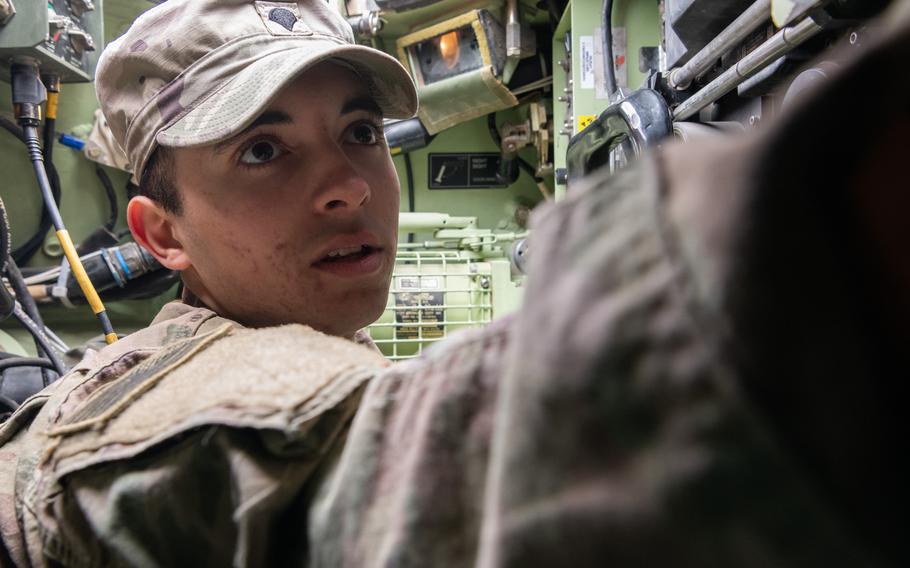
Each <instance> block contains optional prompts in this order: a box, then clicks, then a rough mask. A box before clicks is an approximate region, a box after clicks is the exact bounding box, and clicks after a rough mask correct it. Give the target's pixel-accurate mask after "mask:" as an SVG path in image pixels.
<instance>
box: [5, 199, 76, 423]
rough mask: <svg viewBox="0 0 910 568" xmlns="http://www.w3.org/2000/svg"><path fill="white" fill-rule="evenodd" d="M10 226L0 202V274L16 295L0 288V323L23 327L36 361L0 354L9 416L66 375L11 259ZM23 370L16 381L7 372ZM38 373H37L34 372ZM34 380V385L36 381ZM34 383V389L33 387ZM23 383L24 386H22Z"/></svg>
mask: <svg viewBox="0 0 910 568" xmlns="http://www.w3.org/2000/svg"><path fill="white" fill-rule="evenodd" d="M9 243H10V238H9V223H8V219H7V216H6V207H4V205H3V200H2V199H0V255H2V258H0V272H2V273H3V276H4V277H5V278H6V279H7V281H8V283H9V287H10V288H11V289H12V290H13V292H14V293H15V298H13V297H12V296H11V295H10V293H9V290H8V289H7V287H6V285H3V286H2V292H0V295H2V299H0V305H2V306H3V309H2V310H0V319H5V318H7V317H9V316H10V315H12V316H13V317H15V318H16V319H17V320H19V323H20V324H22V325H23V326H24V327H25V328H26V329H27V330H28V332H29V333H30V334H31V335H32V337H33V338H34V340H35V350H36V352H37V354H38V356H37V357H20V356H17V355H14V354H12V353H5V352H0V413H5V412H12V411H14V410H16V408H17V407H18V405H19V404H20V403H21V402H22V401H23V400H24V398H26V397H27V396H28V395H29V394H31V393H32V392H34V391H36V390H40V388H43V387H46V386H47V385H49V384H50V383H51V382H52V381H54V380H55V379H56V378H57V377H59V376H60V375H62V374H63V373H64V372H66V366H65V365H64V364H63V360H62V359H61V357H60V355H59V354H58V350H59V351H61V352H62V351H66V350H67V347H66V345H65V344H63V342H62V341H60V340H59V338H57V337H56V336H54V335H53V334H52V333H49V330H47V328H46V327H45V326H44V322H43V321H42V319H41V315H40V314H39V313H38V307H37V305H36V304H35V301H34V300H33V299H32V297H31V295H30V294H29V293H28V288H27V285H26V284H25V281H24V279H23V277H22V273H21V272H20V271H19V267H18V266H17V265H16V261H15V260H14V259H13V258H12V257H11V256H10V249H9ZM13 369H22V370H26V371H31V372H30V373H28V374H27V375H26V374H23V373H21V372H20V373H15V374H16V375H17V376H16V377H15V381H13V378H12V377H10V376H8V373H7V371H11V370H13ZM35 371H37V373H36V372H35ZM36 378H37V381H36ZM35 382H37V383H38V384H37V387H38V388H37V389H36V388H35V385H34V383H35ZM23 383H24V384H23Z"/></svg>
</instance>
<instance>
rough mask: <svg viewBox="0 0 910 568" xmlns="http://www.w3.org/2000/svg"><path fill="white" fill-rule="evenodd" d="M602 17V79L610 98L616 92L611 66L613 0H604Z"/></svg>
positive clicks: (614, 73)
mask: <svg viewBox="0 0 910 568" xmlns="http://www.w3.org/2000/svg"><path fill="white" fill-rule="evenodd" d="M602 19H603V22H602V26H603V35H602V36H601V37H602V38H603V54H604V80H605V81H606V83H607V85H606V86H607V95H609V97H610V100H612V99H613V94H614V93H615V92H616V69H614V67H613V0H604V2H603V17H602Z"/></svg>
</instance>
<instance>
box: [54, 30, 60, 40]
mask: <svg viewBox="0 0 910 568" xmlns="http://www.w3.org/2000/svg"><path fill="white" fill-rule="evenodd" d="M59 39H60V32H57V33H55V34H54V41H57V40H59Z"/></svg>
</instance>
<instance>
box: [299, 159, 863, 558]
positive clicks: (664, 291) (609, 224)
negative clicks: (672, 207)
mask: <svg viewBox="0 0 910 568" xmlns="http://www.w3.org/2000/svg"><path fill="white" fill-rule="evenodd" d="M657 166H658V164H657V163H656V161H655V159H654V158H653V157H651V158H642V159H641V160H639V161H638V162H637V163H636V165H635V166H633V167H631V168H629V169H627V170H625V171H624V172H623V173H621V174H619V175H618V176H616V177H613V178H610V179H609V180H606V181H605V180H604V179H603V178H598V177H595V178H593V179H592V180H590V184H591V187H590V190H589V191H587V192H580V193H578V192H576V193H575V194H573V195H572V196H569V198H568V199H567V200H566V201H565V202H563V203H562V204H560V205H559V206H557V207H553V208H550V209H549V210H548V212H546V213H545V214H544V215H543V216H540V215H538V216H537V219H536V221H537V222H536V228H535V233H534V235H533V237H532V239H533V241H534V243H533V248H534V257H533V259H532V270H531V272H530V277H529V285H528V287H527V290H526V296H525V302H524V306H523V308H522V311H521V312H520V313H518V314H516V315H515V317H514V318H509V319H508V320H505V321H499V322H495V323H494V324H492V325H491V326H489V327H487V328H485V329H481V330H472V331H471V332H469V333H467V334H464V335H461V336H460V337H453V338H452V339H451V340H450V341H449V342H447V343H444V344H440V345H438V346H436V348H434V349H433V350H431V351H430V352H429V353H428V354H427V355H426V356H425V357H422V358H420V359H417V360H414V361H409V362H407V363H404V364H400V365H398V366H396V367H393V368H392V369H391V370H390V371H388V372H387V373H386V374H385V375H383V376H382V377H380V378H378V379H377V380H375V381H373V382H372V383H371V384H370V386H369V388H368V389H367V391H366V392H365V394H364V399H363V401H362V403H361V410H360V411H359V412H358V415H357V417H356V418H355V420H354V422H353V424H352V426H351V430H350V432H349V434H348V438H347V442H346V444H345V447H344V449H343V452H342V453H341V455H340V458H339V459H338V461H337V463H336V464H335V465H334V466H333V468H332V469H331V471H330V472H329V474H328V475H327V476H326V477H325V478H324V479H323V480H322V481H321V482H320V486H319V489H318V492H317V498H316V500H315V501H314V505H313V507H312V510H311V514H310V517H309V520H308V526H309V538H310V543H311V553H310V561H311V562H310V565H311V566H320V567H321V566H325V567H330V566H373V567H384V566H415V567H417V566H434V567H447V566H451V567H453V568H454V567H461V566H479V567H482V568H494V567H500V566H516V567H525V566H592V567H595V566H609V565H617V566H705V567H727V566H738V567H744V568H748V567H754V568H758V567H764V566H779V567H792V568H797V567H804V566H819V567H821V566H825V567H827V566H873V565H878V564H875V562H873V561H870V560H871V559H870V558H869V557H868V556H867V555H866V553H865V550H863V548H862V547H861V546H859V545H858V544H857V541H856V540H855V539H854V538H853V536H854V535H851V533H850V531H849V530H848V529H849V526H848V525H847V524H846V523H844V519H843V518H842V517H839V516H838V515H837V514H835V513H834V512H833V509H832V508H831V507H830V503H829V502H826V501H825V500H824V499H823V498H822V496H821V495H820V494H819V492H818V486H817V485H814V484H813V480H812V479H810V478H808V477H807V476H806V475H805V472H804V471H802V470H801V469H800V467H799V466H798V463H799V462H798V460H796V459H794V456H792V455H789V454H788V453H787V452H785V451H783V449H782V448H781V447H780V446H779V445H778V444H777V441H776V440H775V437H774V433H773V432H772V431H770V430H769V429H768V428H767V427H766V425H765V424H764V423H763V421H762V418H761V416H759V415H757V413H756V412H755V410H754V409H753V408H751V407H750V405H749V404H748V403H747V402H746V401H743V400H741V399H740V397H739V395H738V392H737V385H736V382H735V379H736V377H735V376H731V374H730V372H729V371H728V369H727V368H726V367H725V365H724V359H723V358H722V357H721V356H719V354H718V351H717V349H718V348H719V346H718V345H717V344H716V343H715V341H716V338H717V335H716V332H717V330H716V329H712V328H711V327H710V323H707V324H706V323H705V322H704V321H702V320H700V319H699V317H698V316H699V312H698V307H697V306H695V305H694V303H693V302H694V291H693V289H692V287H693V286H694V283H693V282H692V280H691V275H690V274H689V273H688V272H687V267H686V266H685V265H684V264H683V263H682V261H681V259H680V257H679V255H678V253H677V251H676V249H675V243H674V242H673V241H672V237H671V236H670V235H669V234H667V233H666V232H665V228H666V227H665V225H664V221H663V220H662V217H661V215H662V214H661V211H660V207H661V205H660V195H661V186H660V175H659V174H658V171H657Z"/></svg>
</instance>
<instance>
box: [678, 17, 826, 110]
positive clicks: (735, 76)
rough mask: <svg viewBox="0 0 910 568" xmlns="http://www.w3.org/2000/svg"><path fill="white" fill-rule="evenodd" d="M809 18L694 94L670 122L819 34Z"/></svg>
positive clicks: (767, 42)
mask: <svg viewBox="0 0 910 568" xmlns="http://www.w3.org/2000/svg"><path fill="white" fill-rule="evenodd" d="M821 29H822V28H821V26H819V25H818V24H816V23H815V21H814V20H812V18H806V19H805V20H803V21H801V22H800V23H798V24H796V25H795V26H788V27H786V28H783V29H781V30H780V31H779V32H777V33H776V34H774V36H773V37H771V39H769V40H768V41H766V42H765V43H763V44H761V45H760V46H758V47H757V48H755V49H754V50H753V51H752V52H751V53H749V54H748V55H746V56H745V57H743V58H742V59H740V60H739V62H737V63H736V65H733V66H731V67H730V68H729V69H727V70H726V71H724V72H723V73H721V74H720V75H719V76H718V77H717V78H716V79H714V80H713V81H711V82H710V83H708V84H707V85H705V86H704V88H702V89H701V90H699V91H698V92H697V93H695V94H694V95H692V96H691V97H689V98H688V99H686V100H685V101H683V103H682V104H680V105H679V106H678V107H676V109H675V110H674V111H673V120H685V119H687V118H689V117H690V116H692V115H694V114H695V113H697V112H698V111H700V110H701V109H703V108H705V107H706V106H708V105H709V104H711V103H713V102H714V101H716V100H717V99H719V98H721V97H722V96H724V95H726V94H727V93H729V92H730V91H731V90H733V89H735V88H736V87H737V85H739V84H740V83H742V82H743V81H744V80H746V79H747V78H748V77H749V76H750V75H752V74H753V73H755V72H756V71H759V70H760V69H762V68H763V67H765V66H767V65H768V64H770V63H771V62H772V61H774V60H776V59H777V58H778V57H780V56H782V55H784V54H785V53H787V52H789V51H791V50H793V49H794V48H795V47H797V46H799V45H800V44H802V43H803V42H804V41H806V40H807V39H809V38H811V37H812V36H814V35H815V34H817V33H818V32H819V31H820V30H821Z"/></svg>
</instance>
